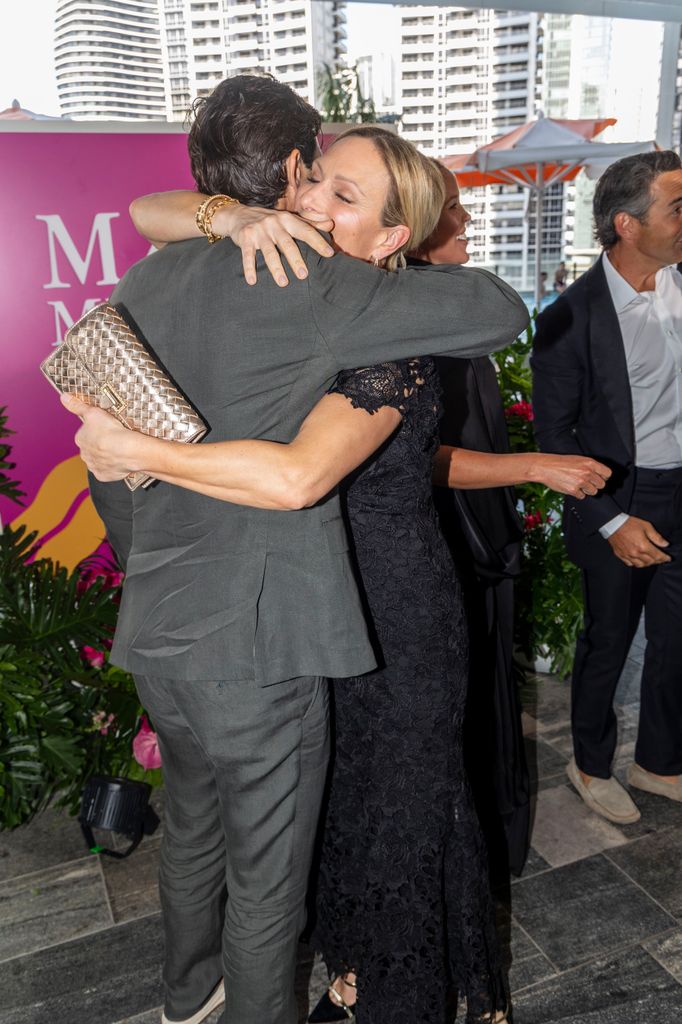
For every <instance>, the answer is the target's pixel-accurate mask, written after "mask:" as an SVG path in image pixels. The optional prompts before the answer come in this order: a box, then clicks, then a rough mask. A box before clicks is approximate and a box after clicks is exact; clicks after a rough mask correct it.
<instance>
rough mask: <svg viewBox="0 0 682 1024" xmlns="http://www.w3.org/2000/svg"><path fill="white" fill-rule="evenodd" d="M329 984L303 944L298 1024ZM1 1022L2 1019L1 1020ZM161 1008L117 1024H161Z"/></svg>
mask: <svg viewBox="0 0 682 1024" xmlns="http://www.w3.org/2000/svg"><path fill="white" fill-rule="evenodd" d="M328 984H329V978H328V976H327V971H326V968H325V966H324V964H323V963H322V961H321V960H320V958H319V957H314V956H313V952H312V950H311V949H310V948H309V947H308V946H305V945H303V944H301V945H300V946H299V955H298V964H297V969H296V995H297V998H298V1003H299V1020H298V1024H305V1022H306V1021H307V1019H308V1014H309V1013H310V1010H311V1009H312V1007H313V1006H315V1004H316V1003H317V1000H318V999H319V998H320V996H321V995H322V994H323V992H325V991H326V989H327V985H328ZM221 1014H222V1008H219V1009H217V1010H215V1011H214V1012H213V1013H212V1014H211V1015H210V1016H209V1017H207V1018H206V1020H205V1024H218V1022H220V1024H222V1021H220V1018H221ZM0 1020H1V1018H0ZM160 1020H161V1007H160V1006H158V1007H155V1008H154V1009H152V1010H146V1011H145V1012H144V1013H140V1014H135V1015H134V1016H132V1017H125V1018H124V1019H123V1020H120V1021H116V1024H159V1022H160Z"/></svg>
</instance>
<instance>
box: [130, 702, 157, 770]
mask: <svg viewBox="0 0 682 1024" xmlns="http://www.w3.org/2000/svg"><path fill="white" fill-rule="evenodd" d="M133 757H134V758H135V760H136V761H137V763H138V764H141V765H142V767H143V768H144V770H145V771H147V772H148V771H151V769H152V768H160V767H161V752H160V751H159V741H158V740H157V738H156V733H155V732H154V730H153V729H152V727H151V725H150V724H149V722H148V720H147V716H146V715H143V716H142V722H141V724H140V729H139V732H138V734H137V736H136V737H135V739H134V740H133Z"/></svg>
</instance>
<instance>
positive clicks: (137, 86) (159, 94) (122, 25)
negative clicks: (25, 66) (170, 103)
mask: <svg viewBox="0 0 682 1024" xmlns="http://www.w3.org/2000/svg"><path fill="white" fill-rule="evenodd" d="M55 71H56V78H57V91H58V94H59V104H60V108H61V112H62V114H63V115H64V116H66V117H70V118H73V119H74V120H89V121H101V120H117V121H139V120H152V121H163V120H165V117H166V95H165V88H164V69H163V61H162V47H161V35H160V26H159V10H158V0H89V2H85V0H57V8H56V15H55Z"/></svg>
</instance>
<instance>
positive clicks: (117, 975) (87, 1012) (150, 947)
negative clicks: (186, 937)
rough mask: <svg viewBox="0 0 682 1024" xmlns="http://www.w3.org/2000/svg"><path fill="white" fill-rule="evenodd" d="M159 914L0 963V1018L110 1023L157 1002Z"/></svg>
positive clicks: (31, 1023) (12, 1023)
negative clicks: (0, 998)
mask: <svg viewBox="0 0 682 1024" xmlns="http://www.w3.org/2000/svg"><path fill="white" fill-rule="evenodd" d="M162 957H163V934H162V930H161V918H160V915H159V914H154V915H152V916H151V917H146V918H143V919H141V920H139V921H131V922H129V923H127V924H123V925H118V926H116V927H111V928H107V929H106V930H104V931H100V932H96V933H95V934H93V935H89V936H87V937H85V938H81V939H77V940H74V941H72V942H64V943H62V944H61V945H59V946H52V947H51V948H50V949H43V950H40V951H39V952H37V953H32V954H30V955H28V956H22V957H16V958H15V959H13V960H6V961H5V962H4V963H0V992H2V1000H0V1024H93V1022H96V1024H113V1022H114V1021H120V1020H125V1018H126V1017H130V1016H133V1015H134V1014H141V1013H142V1012H143V1011H144V1010H146V1009H151V1008H152V1007H156V1006H159V1005H160V1004H161V1001H162V993H161V959H162Z"/></svg>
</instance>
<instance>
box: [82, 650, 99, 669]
mask: <svg viewBox="0 0 682 1024" xmlns="http://www.w3.org/2000/svg"><path fill="white" fill-rule="evenodd" d="M81 657H83V658H84V659H85V660H86V661H87V663H88V665H92V667H93V668H101V667H102V665H103V664H104V651H98V650H97V649H96V648H94V647H88V646H85V647H81Z"/></svg>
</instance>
